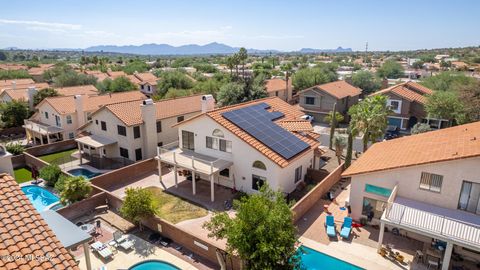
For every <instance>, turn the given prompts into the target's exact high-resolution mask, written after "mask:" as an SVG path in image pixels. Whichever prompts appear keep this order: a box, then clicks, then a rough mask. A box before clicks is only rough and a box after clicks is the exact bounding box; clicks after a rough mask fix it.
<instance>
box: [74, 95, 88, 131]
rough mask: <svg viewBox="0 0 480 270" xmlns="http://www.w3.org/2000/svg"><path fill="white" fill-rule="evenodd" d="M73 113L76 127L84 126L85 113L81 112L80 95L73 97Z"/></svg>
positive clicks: (81, 100)
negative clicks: (75, 116)
mask: <svg viewBox="0 0 480 270" xmlns="http://www.w3.org/2000/svg"><path fill="white" fill-rule="evenodd" d="M73 98H74V99H75V112H76V113H77V124H78V125H77V127H81V126H83V125H84V124H85V112H84V111H83V99H84V97H83V96H82V95H75V96H74V97H73Z"/></svg>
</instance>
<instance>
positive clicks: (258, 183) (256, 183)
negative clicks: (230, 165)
mask: <svg viewBox="0 0 480 270" xmlns="http://www.w3.org/2000/svg"><path fill="white" fill-rule="evenodd" d="M266 181H267V178H265V177H262V176H258V175H255V174H252V189H254V190H259V189H260V188H261V187H262V186H263V185H264V184H265V182H266Z"/></svg>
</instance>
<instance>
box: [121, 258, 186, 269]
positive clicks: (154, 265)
mask: <svg viewBox="0 0 480 270" xmlns="http://www.w3.org/2000/svg"><path fill="white" fill-rule="evenodd" d="M128 270H180V268H178V267H175V266H173V265H171V264H169V263H167V262H164V261H157V260H149V261H144V262H141V263H137V264H135V265H134V266H132V267H130V268H128Z"/></svg>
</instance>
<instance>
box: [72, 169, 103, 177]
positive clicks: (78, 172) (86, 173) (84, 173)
mask: <svg viewBox="0 0 480 270" xmlns="http://www.w3.org/2000/svg"><path fill="white" fill-rule="evenodd" d="M68 173H70V174H71V175H75V176H83V177H85V179H90V178H93V177H95V176H98V175H100V174H101V173H95V172H92V171H90V170H87V169H83V168H79V169H73V170H70V171H68Z"/></svg>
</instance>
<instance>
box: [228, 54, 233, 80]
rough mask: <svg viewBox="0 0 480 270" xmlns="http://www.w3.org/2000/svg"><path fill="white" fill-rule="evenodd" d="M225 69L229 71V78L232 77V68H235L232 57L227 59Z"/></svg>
mask: <svg viewBox="0 0 480 270" xmlns="http://www.w3.org/2000/svg"><path fill="white" fill-rule="evenodd" d="M227 67H228V69H230V77H232V76H233V68H234V67H235V59H234V57H233V55H232V56H229V57H227Z"/></svg>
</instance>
